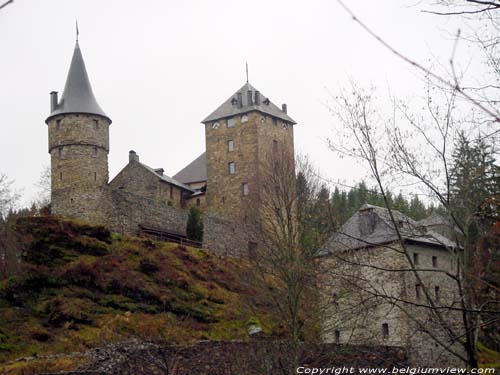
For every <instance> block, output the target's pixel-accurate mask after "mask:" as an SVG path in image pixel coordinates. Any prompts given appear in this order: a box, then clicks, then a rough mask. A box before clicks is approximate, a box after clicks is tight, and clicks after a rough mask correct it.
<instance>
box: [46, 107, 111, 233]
mask: <svg viewBox="0 0 500 375" xmlns="http://www.w3.org/2000/svg"><path fill="white" fill-rule="evenodd" d="M48 130H49V153H50V155H51V184H52V197H51V201H52V212H53V213H54V215H57V216H65V217H72V218H79V219H83V220H87V221H92V222H95V223H99V224H102V223H104V222H105V220H106V218H107V215H108V208H109V199H108V195H107V194H108V189H107V188H108V186H107V183H108V151H109V120H107V119H105V118H102V117H99V116H93V115H85V114H73V115H64V116H56V117H54V118H52V119H50V121H49V122H48Z"/></svg>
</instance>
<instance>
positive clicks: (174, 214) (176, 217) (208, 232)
mask: <svg viewBox="0 0 500 375" xmlns="http://www.w3.org/2000/svg"><path fill="white" fill-rule="evenodd" d="M110 196H111V198H110V199H111V206H112V208H111V214H110V215H109V217H108V222H107V225H109V227H110V229H111V230H112V231H114V232H117V233H121V234H129V235H138V234H139V225H145V226H149V227H154V228H158V229H162V230H166V231H175V232H179V233H182V234H185V233H186V224H187V219H188V211H187V210H181V209H177V208H174V207H170V206H169V205H167V204H165V203H164V202H161V201H158V200H156V199H151V198H146V197H143V196H141V195H137V194H133V193H130V192H126V191H123V190H111V192H110ZM203 226H204V235H203V247H204V248H206V249H207V250H211V251H213V252H214V253H217V254H220V255H225V256H233V257H246V256H247V252H248V242H249V237H250V236H249V231H248V230H247V229H245V227H244V225H243V224H239V223H236V222H232V221H229V220H226V219H224V218H221V217H218V216H216V215H214V214H210V213H205V214H204V215H203Z"/></svg>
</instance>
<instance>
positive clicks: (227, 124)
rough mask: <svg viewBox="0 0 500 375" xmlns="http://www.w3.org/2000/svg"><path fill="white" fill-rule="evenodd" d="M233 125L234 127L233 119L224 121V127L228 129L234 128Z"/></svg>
mask: <svg viewBox="0 0 500 375" xmlns="http://www.w3.org/2000/svg"><path fill="white" fill-rule="evenodd" d="M234 125H235V122H234V118H233V117H231V118H228V119H227V120H226V126H227V127H228V128H234Z"/></svg>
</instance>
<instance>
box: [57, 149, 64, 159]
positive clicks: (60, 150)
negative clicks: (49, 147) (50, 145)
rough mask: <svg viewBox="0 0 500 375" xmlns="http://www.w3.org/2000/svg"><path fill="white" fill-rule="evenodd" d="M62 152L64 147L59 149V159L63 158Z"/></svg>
mask: <svg viewBox="0 0 500 375" xmlns="http://www.w3.org/2000/svg"><path fill="white" fill-rule="evenodd" d="M62 151H63V148H62V147H59V148H58V152H59V157H60V158H62Z"/></svg>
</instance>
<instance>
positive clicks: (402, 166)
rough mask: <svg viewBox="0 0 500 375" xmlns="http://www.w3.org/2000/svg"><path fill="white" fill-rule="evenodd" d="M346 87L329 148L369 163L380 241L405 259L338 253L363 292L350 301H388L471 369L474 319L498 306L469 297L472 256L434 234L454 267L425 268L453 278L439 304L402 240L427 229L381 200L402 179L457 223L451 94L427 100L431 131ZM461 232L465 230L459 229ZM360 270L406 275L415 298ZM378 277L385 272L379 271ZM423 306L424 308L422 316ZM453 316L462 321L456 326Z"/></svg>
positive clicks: (366, 92)
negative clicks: (383, 230) (380, 206)
mask: <svg viewBox="0 0 500 375" xmlns="http://www.w3.org/2000/svg"><path fill="white" fill-rule="evenodd" d="M349 92H350V93H349V94H346V93H341V94H340V95H339V96H337V97H336V105H335V106H334V107H333V108H332V112H333V113H334V114H335V115H336V117H337V119H339V122H340V124H341V125H342V127H343V128H344V131H345V136H346V137H344V138H340V139H341V140H343V141H344V142H342V141H341V142H337V141H336V140H331V141H330V147H331V148H332V149H333V150H335V151H337V152H340V153H342V154H343V155H349V156H351V157H355V158H358V159H359V160H361V161H362V162H364V163H365V165H367V166H368V168H369V171H370V173H371V176H372V177H373V179H374V180H375V182H376V183H377V185H378V190H379V193H380V194H381V196H382V197H383V198H384V202H385V207H386V209H387V221H388V222H389V223H390V227H391V228H392V231H393V233H394V236H395V238H393V240H392V242H393V243H394V244H393V245H387V246H384V247H385V248H386V249H389V250H391V251H392V252H395V253H396V254H399V256H400V257H402V258H404V259H405V260H406V262H405V263H406V265H403V264H401V263H399V264H398V263H396V266H394V265H392V266H391V267H389V265H387V264H383V263H382V264H380V263H376V262H375V263H370V262H369V261H366V258H365V261H362V259H360V258H352V257H345V258H344V257H341V256H339V254H338V253H337V258H338V260H341V261H342V262H344V263H346V264H348V265H349V267H348V270H349V272H352V274H351V275H350V276H349V277H348V278H347V282H349V283H351V284H352V286H353V287H355V288H354V289H357V290H358V291H362V294H363V298H361V299H360V298H358V299H357V302H356V304H357V305H359V304H361V305H366V304H367V303H368V302H367V299H368V300H373V302H374V303H380V301H381V299H382V300H383V301H384V303H385V304H387V303H390V305H391V306H393V307H394V308H397V309H399V311H400V312H402V313H404V314H405V315H406V316H407V317H408V318H409V319H411V320H412V321H413V322H414V323H415V327H417V328H418V329H419V330H420V331H421V332H423V333H425V334H426V335H427V337H428V339H429V340H432V341H433V342H435V343H436V344H437V345H439V346H440V347H442V348H443V349H445V350H446V351H447V352H449V353H450V354H451V355H453V356H455V357H457V358H459V359H460V360H464V362H466V363H468V364H469V365H470V366H471V367H477V354H476V345H475V337H476V333H477V330H478V328H479V327H480V325H488V324H492V323H493V322H494V321H495V319H493V320H492V321H485V320H481V319H480V314H481V313H482V312H484V311H485V310H489V312H490V313H497V312H500V311H497V310H498V304H497V305H496V306H493V305H491V304H489V305H488V307H486V309H483V308H484V306H483V308H480V307H479V306H478V305H477V303H476V301H475V300H474V299H473V298H471V296H472V290H471V287H470V286H471V283H470V278H469V275H470V273H469V269H468V268H467V267H468V264H467V262H466V261H465V260H466V259H468V258H470V256H468V255H467V254H465V255H464V254H463V251H462V250H460V249H462V246H461V244H460V243H459V241H458V239H457V238H456V239H455V243H454V244H451V245H450V244H447V243H446V241H444V240H443V239H441V238H439V236H437V235H436V236H434V241H436V242H437V243H440V244H441V245H442V246H443V247H444V248H447V249H448V251H449V253H450V257H452V259H453V265H454V267H453V269H446V270H439V271H437V270H431V271H432V272H433V273H434V272H438V273H440V274H441V277H443V278H445V279H446V281H443V282H445V283H446V285H450V284H453V291H456V297H453V298H452V299H449V303H448V304H447V305H445V306H443V304H442V303H438V302H437V298H438V297H437V295H438V293H439V291H438V289H436V290H434V288H433V285H430V284H429V281H430V280H433V278H432V277H429V275H428V272H427V270H422V269H421V268H420V267H417V265H416V264H415V259H414V258H413V257H412V254H413V252H414V251H413V250H411V249H410V248H409V246H408V241H407V238H408V234H405V232H407V231H410V233H411V235H412V236H413V237H414V236H424V235H425V234H423V233H420V234H419V228H417V225H416V223H409V222H408V221H407V220H405V223H402V222H401V218H400V217H399V213H397V212H395V211H394V210H393V208H392V207H391V205H390V202H389V200H388V199H387V191H388V186H390V185H391V184H394V183H395V182H399V183H400V184H403V183H407V184H409V185H410V186H417V185H419V186H420V187H421V188H422V189H425V190H426V191H427V193H428V194H429V196H430V197H431V198H432V199H434V200H437V201H439V202H440V203H441V204H442V205H443V206H444V207H445V208H446V209H447V212H449V215H450V219H451V222H452V223H453V225H454V226H457V227H458V228H461V227H460V226H459V221H458V220H457V218H456V217H455V215H454V211H453V209H452V205H451V201H450V196H451V176H450V173H451V172H450V165H449V155H450V150H451V148H452V147H451V144H450V143H451V140H452V139H453V136H454V135H456V131H457V129H456V126H455V125H456V124H454V123H453V121H454V117H453V108H454V100H455V97H454V96H453V94H452V96H451V97H449V100H448V102H447V107H446V109H445V110H444V111H443V110H439V111H438V110H436V108H434V107H433V106H431V105H429V112H430V115H431V117H432V119H433V121H434V122H433V123H431V124H432V125H433V129H429V127H428V126H426V125H425V128H424V124H422V123H420V122H419V120H418V119H417V118H416V117H414V116H411V115H410V114H409V113H408V111H407V109H406V108H398V105H397V103H395V109H394V112H393V114H392V115H391V117H390V118H389V119H387V118H384V116H383V115H382V113H381V111H380V110H379V109H378V108H377V105H376V104H375V102H374V97H373V90H360V89H358V88H356V87H355V86H354V87H353V88H352V89H351V90H349ZM398 111H399V113H400V114H401V117H400V118H398V117H397V116H396V115H395V113H397V112H398ZM441 114H442V115H441ZM399 120H401V121H402V120H406V121H407V122H408V124H409V126H407V127H403V126H401V124H400V122H399ZM419 141H421V142H419ZM426 161H430V163H426ZM459 231H460V232H461V234H462V235H465V236H466V231H465V230H464V229H463V228H461V229H459ZM428 235H429V234H427V235H425V236H428ZM358 240H359V239H358ZM366 245H375V244H366ZM378 245H380V244H378ZM466 250H467V248H466ZM368 259H369V258H368ZM377 261H378V260H377ZM353 266H358V269H357V270H356V268H354V269H353V268H352V267H353ZM359 268H361V269H365V272H367V271H366V269H367V268H368V269H370V268H371V269H372V270H377V272H382V273H389V274H391V273H394V272H400V273H402V274H404V273H408V274H409V275H410V276H409V277H411V278H412V280H414V281H415V285H417V286H418V287H417V289H418V291H417V294H419V295H420V298H421V299H422V300H421V301H420V302H418V301H417V302H415V300H414V299H413V298H406V297H404V293H399V294H395V293H394V291H393V290H391V291H386V290H384V287H383V285H382V286H381V285H378V284H377V283H375V284H373V283H372V284H370V280H371V281H373V279H372V278H364V277H363V275H365V276H366V273H364V274H358V272H359ZM337 271H338V270H337ZM368 274H369V273H368ZM344 276H345V275H344ZM385 276H387V275H385ZM378 277H379V278H382V279H383V278H384V276H383V275H379V276H378ZM353 280H357V282H354V281H353ZM344 281H346V280H344ZM368 306H370V305H369V304H368ZM492 306H493V307H492ZM350 307H352V304H351V305H350ZM422 311H424V312H425V313H424V314H422ZM360 318H361V317H360ZM458 318H459V319H458ZM457 319H458V322H460V324H457ZM443 337H444V338H445V340H443ZM457 343H459V344H460V345H461V346H462V347H463V349H464V352H465V355H464V354H462V353H461V352H460V351H457V350H456V345H455V344H457Z"/></svg>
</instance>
